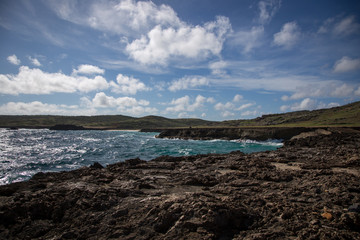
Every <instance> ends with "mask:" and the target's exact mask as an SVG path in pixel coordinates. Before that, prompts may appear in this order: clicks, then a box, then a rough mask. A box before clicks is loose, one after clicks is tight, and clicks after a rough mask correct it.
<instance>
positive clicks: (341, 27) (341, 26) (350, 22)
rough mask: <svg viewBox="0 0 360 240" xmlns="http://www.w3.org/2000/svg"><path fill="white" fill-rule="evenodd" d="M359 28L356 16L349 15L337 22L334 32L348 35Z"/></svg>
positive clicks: (339, 34)
mask: <svg viewBox="0 0 360 240" xmlns="http://www.w3.org/2000/svg"><path fill="white" fill-rule="evenodd" d="M359 30H360V24H358V23H357V22H356V21H355V16H348V17H346V18H344V19H342V20H341V21H340V22H338V23H337V24H335V26H334V30H333V32H334V34H336V35H338V36H346V35H350V34H352V33H356V32H358V31H359Z"/></svg>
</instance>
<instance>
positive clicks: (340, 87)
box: [281, 81, 357, 101]
mask: <svg viewBox="0 0 360 240" xmlns="http://www.w3.org/2000/svg"><path fill="white" fill-rule="evenodd" d="M356 88H357V86H356V85H349V84H346V83H341V82H331V81H329V82H324V83H314V84H307V85H304V86H301V87H298V88H296V89H295V92H294V93H293V94H292V95H291V96H287V95H285V96H282V97H281V99H282V100H283V101H288V100H297V99H301V98H307V97H335V98H344V97H354V96H356Z"/></svg>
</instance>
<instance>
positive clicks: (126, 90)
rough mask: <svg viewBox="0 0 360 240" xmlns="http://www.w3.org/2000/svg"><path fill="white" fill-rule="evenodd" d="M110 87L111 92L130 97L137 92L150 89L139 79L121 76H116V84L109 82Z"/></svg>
mask: <svg viewBox="0 0 360 240" xmlns="http://www.w3.org/2000/svg"><path fill="white" fill-rule="evenodd" d="M110 86H111V87H112V91H113V92H116V93H122V94H131V95H134V94H136V93H137V92H138V91H148V90H150V88H149V87H147V86H146V85H145V84H144V83H143V82H141V81H140V80H139V79H136V78H133V77H128V76H125V75H123V74H118V75H117V77H116V83H115V82H113V81H111V82H110Z"/></svg>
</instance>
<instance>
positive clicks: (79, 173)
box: [0, 129, 360, 239]
mask: <svg viewBox="0 0 360 240" xmlns="http://www.w3.org/2000/svg"><path fill="white" fill-rule="evenodd" d="M326 131H329V132H331V134H328V132H324V131H318V133H317V134H308V135H307V136H305V135H303V136H302V137H298V138H294V139H292V140H288V141H287V144H285V145H284V146H283V147H282V148H280V149H278V150H276V151H272V152H262V153H252V154H243V153H241V152H232V153H229V154H206V155H197V156H185V157H169V156H162V157H159V158H156V159H154V160H152V161H143V160H141V159H138V158H137V159H130V160H127V161H125V162H120V163H115V164H111V165H108V166H106V167H103V166H101V164H98V163H94V164H93V165H91V166H90V167H84V168H80V169H78V170H74V171H71V172H60V173H38V174H36V175H35V176H34V177H33V178H32V179H31V180H29V181H27V182H20V183H13V184H10V185H6V186H0V239H99V238H103V239H110V238H116V239H359V229H360V217H359V202H360V190H359V189H360V178H359V176H360V175H358V174H357V173H358V172H359V171H360V166H359V165H357V164H354V162H356V161H357V160H356V159H355V157H356V156H360V150H359V148H358V146H359V145H360V133H357V132H353V131H351V132H349V131H347V130H346V131H343V130H341V129H336V130H334V129H332V130H328V129H326ZM204 134H205V133H204ZM349 159H353V160H351V164H350V163H349ZM340 170H341V171H340ZM324 206H326V208H324Z"/></svg>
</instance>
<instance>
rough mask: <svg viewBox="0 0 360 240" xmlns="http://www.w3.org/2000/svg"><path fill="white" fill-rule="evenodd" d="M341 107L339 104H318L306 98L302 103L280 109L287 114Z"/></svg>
mask: <svg viewBox="0 0 360 240" xmlns="http://www.w3.org/2000/svg"><path fill="white" fill-rule="evenodd" d="M337 106H340V104H338V103H334V102H331V103H328V104H325V103H323V102H318V101H316V100H314V99H311V98H305V99H303V100H302V101H301V102H296V103H294V104H292V105H283V106H281V107H280V110H281V111H283V112H286V111H288V110H291V111H302V110H315V109H321V108H331V107H337Z"/></svg>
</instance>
